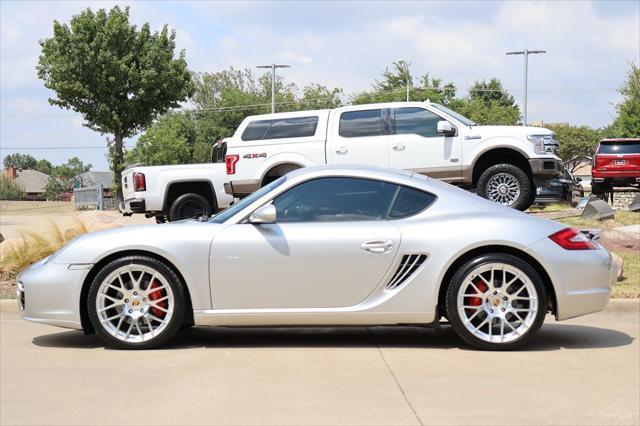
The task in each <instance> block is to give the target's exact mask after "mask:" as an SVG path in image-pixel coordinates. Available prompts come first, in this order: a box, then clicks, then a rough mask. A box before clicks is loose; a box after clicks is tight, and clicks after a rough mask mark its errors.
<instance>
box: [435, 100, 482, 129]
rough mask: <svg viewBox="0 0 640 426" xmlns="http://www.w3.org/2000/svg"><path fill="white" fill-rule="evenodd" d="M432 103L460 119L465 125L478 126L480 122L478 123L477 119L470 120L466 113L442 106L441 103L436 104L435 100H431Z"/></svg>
mask: <svg viewBox="0 0 640 426" xmlns="http://www.w3.org/2000/svg"><path fill="white" fill-rule="evenodd" d="M431 105H432V106H434V107H436V108H437V109H439V110H440V111H442V112H444V113H445V114H449V115H450V116H452V117H453V118H455V119H456V120H458V121H459V122H461V123H462V124H464V125H465V126H477V125H478V123H476V122H475V121H473V120H469V119H468V118H467V117H465V116H464V115H461V114H458V113H457V112H455V111H454V110H451V109H449V108H447V107H445V106H442V105H440V104H436V103H434V102H431Z"/></svg>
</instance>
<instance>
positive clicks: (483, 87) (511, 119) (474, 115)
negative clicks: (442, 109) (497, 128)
mask: <svg viewBox="0 0 640 426" xmlns="http://www.w3.org/2000/svg"><path fill="white" fill-rule="evenodd" d="M450 107H451V108H452V109H455V110H456V111H457V112H458V113H460V114H462V115H464V116H466V117H468V118H470V119H471V120H473V121H475V122H476V123H478V124H493V125H514V124H517V123H518V122H519V120H520V109H519V108H518V106H517V105H516V103H515V100H514V99H513V96H511V95H510V94H509V93H508V92H507V91H506V90H505V89H504V87H503V86H502V83H501V82H500V80H498V79H497V78H492V79H490V80H479V81H476V82H475V83H474V84H473V86H471V87H470V88H469V97H468V98H467V99H456V100H455V101H454V102H452V103H451V105H450Z"/></svg>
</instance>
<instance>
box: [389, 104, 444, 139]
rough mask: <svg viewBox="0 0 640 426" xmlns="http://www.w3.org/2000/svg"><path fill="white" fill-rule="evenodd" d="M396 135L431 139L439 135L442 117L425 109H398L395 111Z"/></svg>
mask: <svg viewBox="0 0 640 426" xmlns="http://www.w3.org/2000/svg"><path fill="white" fill-rule="evenodd" d="M394 117H395V119H394V124H395V126H394V127H395V131H392V134H393V133H395V134H396V135H407V134H413V135H420V136H423V137H425V138H430V137H434V136H440V135H438V121H440V120H442V119H441V118H440V117H438V116H437V115H435V114H434V113H432V112H431V111H427V110H426V109H424V108H396V109H394Z"/></svg>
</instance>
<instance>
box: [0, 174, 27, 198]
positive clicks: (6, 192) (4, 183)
mask: <svg viewBox="0 0 640 426" xmlns="http://www.w3.org/2000/svg"><path fill="white" fill-rule="evenodd" d="M24 196H25V193H24V190H23V189H22V187H21V186H20V185H19V184H18V183H17V182H16V181H14V180H13V179H9V178H8V177H7V176H5V175H4V174H0V200H22V199H23V198H24Z"/></svg>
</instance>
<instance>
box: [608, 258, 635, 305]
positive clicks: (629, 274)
mask: <svg viewBox="0 0 640 426" xmlns="http://www.w3.org/2000/svg"><path fill="white" fill-rule="evenodd" d="M620 256H621V257H622V259H623V260H624V277H623V279H622V281H618V282H617V283H616V284H615V285H614V286H613V295H612V297H640V255H639V254H638V253H620Z"/></svg>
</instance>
